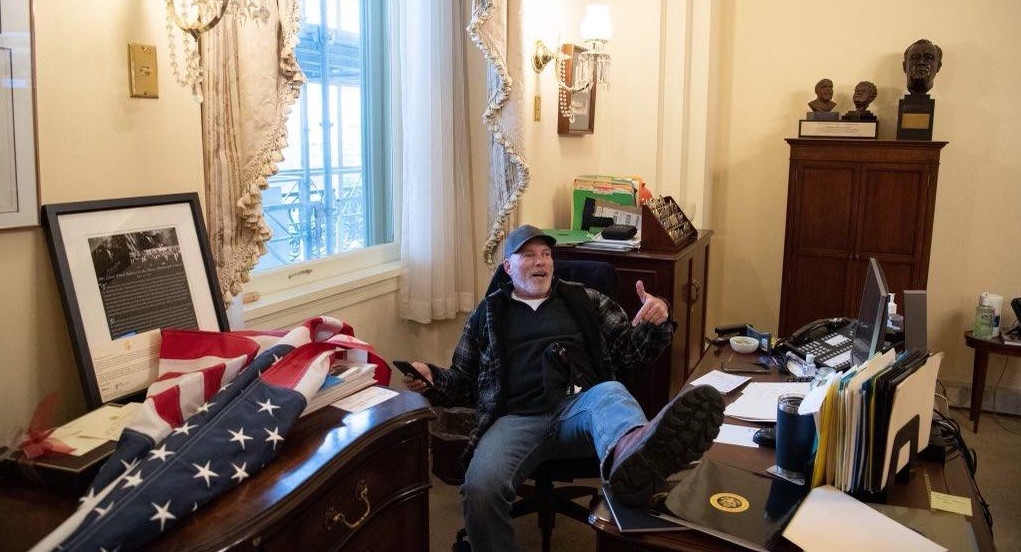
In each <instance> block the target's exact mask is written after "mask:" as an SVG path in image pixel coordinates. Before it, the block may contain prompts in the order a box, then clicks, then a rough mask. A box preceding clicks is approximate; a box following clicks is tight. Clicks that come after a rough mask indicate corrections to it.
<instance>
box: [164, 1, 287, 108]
mask: <svg viewBox="0 0 1021 552" xmlns="http://www.w3.org/2000/svg"><path fill="white" fill-rule="evenodd" d="M165 1H166V6H167V41H168V42H169V45H170V67H171V68H172V69H173V70H174V77H175V78H176V79H177V83H178V84H180V85H181V86H183V87H185V88H191V93H192V96H194V97H195V101H197V102H201V101H202V56H201V55H200V54H199V36H201V35H202V33H204V32H206V31H208V30H210V29H212V28H213V27H215V26H216V24H217V23H219V22H220V20H221V19H223V17H224V16H226V15H229V16H232V17H235V18H238V19H239V20H240V21H241V22H242V23H245V22H248V21H254V22H256V23H260V24H265V23H267V22H269V16H270V12H269V8H267V7H266V0H165ZM175 29H177V31H176V32H175ZM178 33H179V34H180V35H181V37H180V40H181V54H182V57H183V58H184V59H183V67H182V66H181V65H179V64H178V61H177V52H176V48H175V44H176V42H177V41H176V37H175V35H176V34H178Z"/></svg>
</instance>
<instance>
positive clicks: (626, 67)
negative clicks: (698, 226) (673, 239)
mask: <svg viewBox="0 0 1021 552" xmlns="http://www.w3.org/2000/svg"><path fill="white" fill-rule="evenodd" d="M588 3H590V2H587V1H584V0H553V1H545V0H525V1H523V2H522V20H521V29H520V32H521V34H520V40H521V44H522V49H523V50H524V60H523V64H524V66H525V67H526V68H528V70H527V71H526V73H525V76H524V78H523V79H522V80H523V89H524V97H525V103H526V109H525V111H526V113H525V115H526V121H525V123H524V142H525V156H526V158H527V160H528V163H529V166H530V167H531V174H532V183H531V186H530V188H529V190H528V193H527V194H526V195H525V196H524V199H523V201H522V202H521V209H520V217H521V219H520V220H521V221H522V222H529V223H532V224H536V225H538V226H543V227H549V226H557V227H567V226H568V225H569V224H570V210H569V203H570V201H569V193H570V189H571V188H570V187H571V183H572V182H573V181H574V178H575V177H576V176H578V175H580V174H592V173H602V174H638V175H641V176H643V177H644V178H645V179H646V182H647V183H648V185H649V187H650V189H651V190H652V191H653V192H655V193H662V194H665V195H674V196H676V197H678V198H680V195H681V194H682V191H681V186H680V173H681V164H680V163H679V162H678V160H679V154H678V153H679V152H678V153H675V154H673V155H670V154H669V153H668V154H666V155H665V154H664V152H670V151H672V150H671V149H669V148H671V147H672V146H677V142H678V141H679V136H680V133H681V125H680V117H679V116H678V115H677V114H678V112H679V109H678V106H679V103H680V101H679V100H680V98H679V96H678V95H679V93H680V88H681V85H682V84H681V80H680V77H681V74H682V61H683V60H682V59H681V56H679V55H677V54H678V52H680V51H681V50H682V47H683V36H682V35H679V34H670V33H668V30H669V31H670V32H674V33H675V27H677V26H681V25H683V17H684V13H682V12H683V10H674V11H669V13H668V10H669V6H668V3H666V2H662V1H660V0H637V1H635V0H614V1H610V2H607V3H608V4H609V5H610V8H611V12H612V18H613V38H612V40H611V41H610V42H609V43H608V44H607V46H606V51H607V52H608V53H609V54H610V55H611V56H612V68H611V73H610V87H609V88H603V87H601V88H599V89H598V90H597V93H596V120H595V132H594V133H593V134H590V135H578V136H574V135H572V136H561V135H558V134H557V109H558V107H557V87H556V84H555V83H554V80H553V65H552V64H550V66H548V67H547V68H546V69H545V70H544V71H543V72H542V74H541V75H539V76H538V77H536V75H535V73H534V72H532V71H531V69H530V68H531V56H532V52H533V51H534V44H535V41H536V40H537V39H541V40H543V42H545V43H546V44H547V45H549V47H551V48H553V47H555V45H556V43H557V39H558V36H559V38H560V39H561V40H563V41H564V42H571V43H575V44H581V43H582V42H581V38H580V37H579V35H578V28H579V24H580V22H581V19H582V16H583V15H584V8H585V5H586V4H588ZM675 8H676V6H675ZM668 26H669V29H668ZM664 52H670V53H671V54H673V55H671V56H667V57H664V56H663V54H664ZM664 75H665V77H664ZM537 87H538V90H539V92H540V95H541V97H542V120H541V121H538V122H534V121H532V120H531V117H530V114H531V108H532V96H533V94H534V92H535V90H536V88H537ZM664 113H670V114H671V115H673V116H663V115H664ZM664 144H666V146H664ZM674 151H676V150H674ZM682 205H683V204H682Z"/></svg>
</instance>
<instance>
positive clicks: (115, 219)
mask: <svg viewBox="0 0 1021 552" xmlns="http://www.w3.org/2000/svg"><path fill="white" fill-rule="evenodd" d="M41 218H42V221H43V229H44V231H45V234H46V243H47V246H48V248H49V251H50V259H51V261H52V262H53V272H54V276H55V277H56V280H57V287H58V288H59V289H60V295H61V300H62V303H63V308H64V317H65V319H66V320H67V329H68V333H69V334H70V337H71V344H72V347H73V349H74V354H75V359H76V361H77V364H78V372H79V376H80V378H81V383H82V390H83V392H84V394H85V401H86V403H87V405H88V407H89V408H90V409H92V408H97V407H99V406H102V405H103V404H105V403H108V402H113V401H122V400H125V399H128V398H132V397H135V396H138V395H140V394H141V393H144V392H145V389H146V387H148V384H149V383H152V381H154V380H155V370H154V368H153V364H154V363H155V360H156V357H155V356H153V354H152V353H153V349H154V348H155V350H156V351H158V346H159V340H158V339H157V337H158V335H159V331H160V330H161V329H163V327H186V328H187V327H192V328H197V329H202V330H214V331H226V330H227V329H228V323H227V312H226V309H225V306H224V302H223V296H222V295H221V293H220V286H219V282H218V281H217V277H216V265H215V263H214V262H213V255H212V252H211V251H210V249H209V239H208V236H207V235H206V230H205V224H204V223H203V219H202V210H201V206H200V204H199V196H198V194H197V193H194V192H192V193H180V194H168V195H158V196H147V197H130V198H119V199H105V200H97V201H82V202H75V203H59V204H48V205H44V206H43V207H42V216H41ZM153 284H158V285H157V286H154V285H153ZM189 307H190V309H189ZM97 311H98V312H97ZM163 323H167V325H166V326H162V324H163ZM146 347H148V350H146V349H145V348H146ZM143 366H144V367H146V368H147V369H146V370H145V371H144V372H143V371H142V368H141V367H143ZM97 369H99V370H101V371H102V372H103V373H102V374H99V373H97ZM143 380H144V381H143Z"/></svg>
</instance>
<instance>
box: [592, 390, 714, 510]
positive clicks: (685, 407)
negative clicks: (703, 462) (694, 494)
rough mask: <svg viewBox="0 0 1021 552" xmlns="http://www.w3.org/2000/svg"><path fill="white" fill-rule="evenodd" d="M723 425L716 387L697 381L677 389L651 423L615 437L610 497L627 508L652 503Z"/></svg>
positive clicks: (696, 456) (696, 457)
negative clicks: (682, 390) (686, 388)
mask: <svg viewBox="0 0 1021 552" xmlns="http://www.w3.org/2000/svg"><path fill="white" fill-rule="evenodd" d="M722 424H723V397H722V396H721V395H720V392H719V391H717V390H716V389H714V388H712V387H709V386H707V385H700V386H698V387H693V388H691V389H688V390H687V391H684V392H682V393H678V394H677V396H676V397H674V398H673V400H671V401H670V402H669V403H667V405H666V406H664V407H663V409H662V410H660V411H659V414H657V415H656V417H655V418H653V419H652V421H651V422H649V423H647V424H645V425H644V426H641V427H637V428H635V429H632V430H631V431H629V432H628V433H627V434H625V435H624V436H623V437H621V438H620V441H617V446H615V447H614V448H613V464H612V467H611V468H610V481H609V483H610V490H611V491H612V492H613V496H614V497H615V498H616V499H617V500H619V501H621V502H623V503H624V504H627V505H628V506H636V507H639V508H645V507H648V506H650V505H651V503H652V498H653V495H655V494H656V493H657V492H661V491H663V490H665V489H666V478H667V477H668V476H670V475H671V474H673V473H675V472H677V471H679V470H680V469H681V468H683V467H684V466H686V465H688V464H690V463H691V462H693V461H695V460H697V459H698V458H700V457H701V456H702V453H703V452H705V451H706V450H708V449H709V447H710V446H712V444H713V439H715V438H716V435H718V434H719V433H720V425H722Z"/></svg>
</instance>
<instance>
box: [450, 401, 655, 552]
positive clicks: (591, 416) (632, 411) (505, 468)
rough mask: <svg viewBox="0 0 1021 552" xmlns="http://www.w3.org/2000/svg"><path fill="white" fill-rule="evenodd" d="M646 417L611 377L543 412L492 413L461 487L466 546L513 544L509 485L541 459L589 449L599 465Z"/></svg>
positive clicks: (484, 549)
mask: <svg viewBox="0 0 1021 552" xmlns="http://www.w3.org/2000/svg"><path fill="white" fill-rule="evenodd" d="M646 422H647V420H646V418H645V413H644V412H642V408H641V407H640V406H638V402H637V401H636V400H635V398H634V397H632V396H631V394H630V393H629V392H628V391H627V389H625V388H624V386H623V385H622V384H621V383H619V382H616V381H608V382H603V383H600V384H598V385H596V386H594V387H591V388H589V389H588V390H586V391H585V392H583V393H579V394H577V395H570V396H568V397H566V398H564V400H563V401H561V403H560V404H559V405H558V406H557V408H556V409H555V410H554V411H553V412H551V413H549V414H537V415H531V416H519V415H506V416H501V417H500V418H498V419H497V420H496V422H494V423H493V425H492V426H491V427H490V428H489V429H488V430H487V431H486V433H485V434H484V435H483V436H482V439H480V440H479V444H478V447H477V448H476V449H475V454H474V456H473V457H472V460H471V463H470V464H469V465H468V471H467V473H466V474H465V480H464V485H462V486H461V503H462V507H463V511H464V521H465V528H466V529H467V530H468V540H469V541H470V542H471V545H472V550H473V551H475V552H490V551H498V550H508V551H513V550H517V549H518V547H517V543H516V542H515V540H514V528H513V526H512V525H511V517H510V510H511V504H512V503H513V502H514V498H515V490H516V489H517V488H518V486H519V485H521V483H522V482H523V481H524V480H525V479H527V478H528V477H529V476H530V475H531V474H532V472H533V471H535V469H536V468H537V467H538V466H539V464H541V463H542V462H543V461H545V460H549V459H559V458H583V457H586V456H592V455H593V454H594V455H595V456H598V457H599V462H600V464H601V465H602V464H605V461H606V457H607V456H608V455H609V453H610V451H612V450H613V447H614V445H616V444H617V441H618V440H619V439H620V438H621V437H623V436H624V434H625V433H627V432H628V431H630V430H631V429H633V428H636V427H639V426H641V425H643V424H645V423H646ZM606 472H607V469H606V467H605V466H604V469H603V474H604V475H605V474H606Z"/></svg>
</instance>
